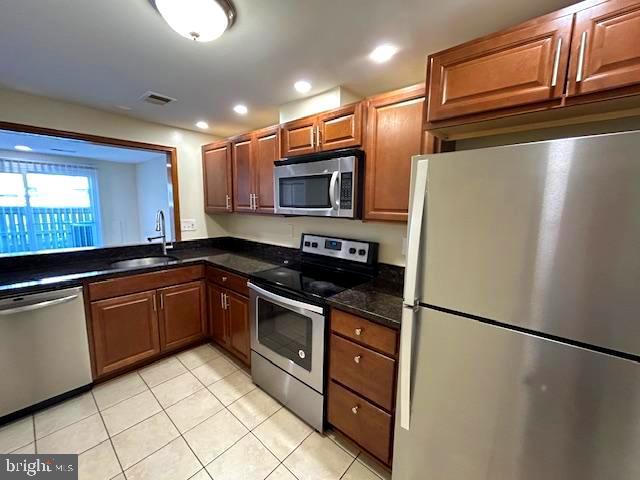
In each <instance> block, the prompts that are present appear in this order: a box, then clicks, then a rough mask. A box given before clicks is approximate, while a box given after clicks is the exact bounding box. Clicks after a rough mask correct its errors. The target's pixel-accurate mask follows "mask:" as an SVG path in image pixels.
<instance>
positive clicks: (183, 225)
mask: <svg viewBox="0 0 640 480" xmlns="http://www.w3.org/2000/svg"><path fill="white" fill-rule="evenodd" d="M180 230H181V231H183V232H195V231H196V220H195V219H194V218H185V219H183V220H180Z"/></svg>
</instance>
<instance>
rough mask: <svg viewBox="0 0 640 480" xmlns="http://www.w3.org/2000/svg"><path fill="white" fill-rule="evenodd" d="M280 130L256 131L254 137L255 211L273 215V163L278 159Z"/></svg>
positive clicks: (276, 127) (275, 128)
mask: <svg viewBox="0 0 640 480" xmlns="http://www.w3.org/2000/svg"><path fill="white" fill-rule="evenodd" d="M279 132H280V128H279V127H278V126H275V127H269V128H265V129H263V130H258V131H257V132H255V133H254V135H255V137H254V138H255V163H254V172H255V175H254V182H255V194H256V203H257V210H258V212H259V213H273V209H274V208H275V202H274V198H273V167H274V165H273V162H275V161H276V160H279V159H280V133H279Z"/></svg>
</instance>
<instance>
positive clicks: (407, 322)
mask: <svg viewBox="0 0 640 480" xmlns="http://www.w3.org/2000/svg"><path fill="white" fill-rule="evenodd" d="M428 162H429V161H428V160H420V161H419V162H418V164H417V165H416V170H415V178H414V184H413V188H412V190H411V214H410V216H409V233H408V241H407V263H406V265H407V266H406V270H405V280H404V308H403V309H402V326H401V330H400V365H399V371H400V372H399V373H400V392H399V395H400V427H401V428H404V429H405V430H409V427H410V424H411V370H412V364H413V351H412V349H413V324H414V321H415V318H416V315H417V308H418V291H417V290H418V262H419V260H420V241H421V238H422V227H423V222H424V210H425V203H426V201H427V174H428V167H429V163H428Z"/></svg>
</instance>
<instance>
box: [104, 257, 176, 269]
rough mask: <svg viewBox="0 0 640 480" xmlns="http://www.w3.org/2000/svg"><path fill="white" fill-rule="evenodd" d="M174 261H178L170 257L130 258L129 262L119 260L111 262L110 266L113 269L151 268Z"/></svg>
mask: <svg viewBox="0 0 640 480" xmlns="http://www.w3.org/2000/svg"><path fill="white" fill-rule="evenodd" d="M174 260H178V259H177V258H176V257H172V256H170V255H166V256H160V257H142V258H131V259H129V260H120V261H117V262H113V263H111V264H110V265H111V266H112V267H113V268H136V267H151V266H153V265H163V264H166V263H169V262H172V261H174Z"/></svg>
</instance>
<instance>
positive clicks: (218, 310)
mask: <svg viewBox="0 0 640 480" xmlns="http://www.w3.org/2000/svg"><path fill="white" fill-rule="evenodd" d="M223 292H224V290H223V289H222V288H220V287H218V286H217V285H215V284H212V283H208V284H207V306H208V310H209V331H210V332H211V337H212V338H213V339H214V340H215V341H216V342H218V343H219V344H220V345H223V346H225V347H228V346H229V332H228V328H227V317H226V312H225V309H224V297H223Z"/></svg>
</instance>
